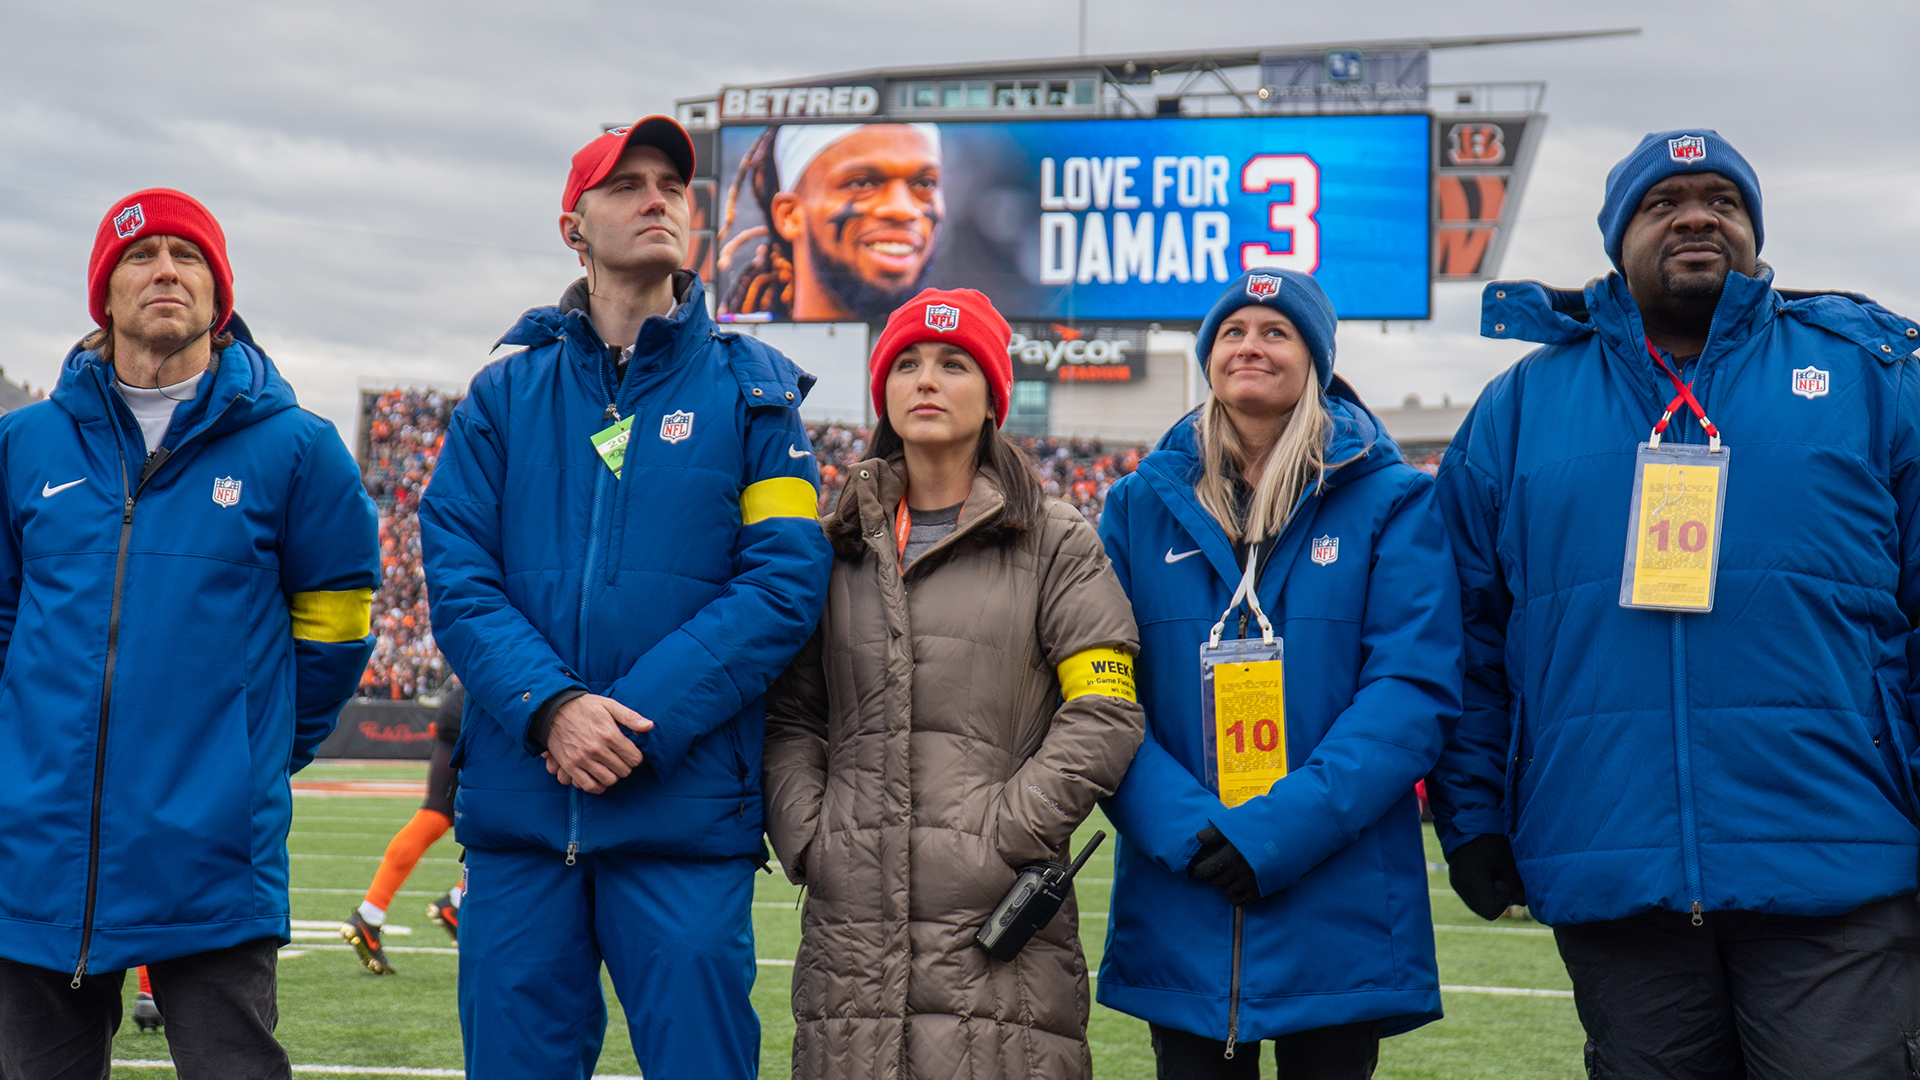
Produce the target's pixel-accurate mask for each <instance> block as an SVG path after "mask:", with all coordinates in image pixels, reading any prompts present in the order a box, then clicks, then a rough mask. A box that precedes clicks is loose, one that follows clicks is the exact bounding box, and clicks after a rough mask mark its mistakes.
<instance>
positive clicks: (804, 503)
mask: <svg viewBox="0 0 1920 1080" xmlns="http://www.w3.org/2000/svg"><path fill="white" fill-rule="evenodd" d="M776 517H797V518H809V519H811V520H814V521H818V520H819V519H820V495H819V493H818V492H816V491H814V490H813V485H812V484H809V483H807V482H806V481H805V480H802V479H800V478H799V477H797V476H776V477H774V478H773V479H771V480H762V481H760V482H759V483H757V484H748V485H747V489H746V490H745V491H742V492H741V493H740V524H742V525H752V524H754V523H755V522H760V521H765V520H767V519H768V518H776Z"/></svg>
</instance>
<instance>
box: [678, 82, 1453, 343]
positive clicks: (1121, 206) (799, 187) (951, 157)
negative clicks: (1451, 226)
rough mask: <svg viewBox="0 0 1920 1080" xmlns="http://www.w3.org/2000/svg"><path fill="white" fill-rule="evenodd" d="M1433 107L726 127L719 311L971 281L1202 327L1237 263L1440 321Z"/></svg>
mask: <svg viewBox="0 0 1920 1080" xmlns="http://www.w3.org/2000/svg"><path fill="white" fill-rule="evenodd" d="M1432 130H1433V129H1432V121H1431V120H1430V118H1429V117H1428V116H1427V115H1426V114H1424V113H1400V114H1375V115H1342V116H1278V117H1244V118H1240V117H1235V118H1186V117H1182V118H1166V119H1150V120H1146V119H1143V120H1036V121H1025V122H1013V123H1005V122H1001V123H979V122H975V123H942V124H930V123H906V122H901V123H893V122H886V123H850V124H832V123H824V124H823V123H796V124H783V125H756V126H729V127H725V128H723V129H721V131H720V132H719V139H718V142H719V146H718V148H717V150H718V155H717V156H718V161H717V165H718V168H717V170H716V172H717V174H718V181H719V183H718V186H717V190H716V193H715V194H716V200H715V202H716V205H715V206H714V208H713V214H714V220H715V222H716V227H715V234H714V236H715V239H714V245H715V259H714V264H713V265H714V271H713V273H714V275H715V277H716V280H715V286H716V288H715V292H716V295H717V300H718V307H719V317H720V319H721V320H722V321H727V322H785V321H797V322H849V321H868V322H875V321H880V320H884V319H885V318H886V316H887V314H888V313H889V312H890V311H892V310H893V308H895V307H897V306H898V305H899V304H900V303H902V302H904V301H905V300H906V299H908V298H910V297H911V296H912V295H913V294H914V293H916V292H918V291H919V290H920V289H921V288H924V287H928V286H932V287H938V288H958V287H968V288H976V289H979V290H981V291H982V292H985V293H986V294H987V295H988V296H990V297H991V298H992V299H993V302H994V304H995V306H996V307H998V308H999V309H1000V311H1001V312H1002V313H1003V314H1004V315H1006V316H1007V318H1009V319H1011V320H1015V321H1023V320H1024V321H1031V322H1061V321H1065V322H1068V323H1077V322H1080V321H1089V322H1102V321H1159V322H1188V321H1197V320H1199V319H1201V318H1203V317H1204V316H1205V314H1206V312H1207V309H1208V308H1209V307H1210V306H1211V305H1212V303H1213V301H1214V300H1215V299H1216V298H1217V297H1218V296H1219V294H1220V291H1221V289H1222V288H1223V287H1224V285H1225V284H1226V283H1227V282H1229V281H1232V280H1233V279H1234V278H1237V277H1238V276H1239V275H1240V274H1241V273H1242V272H1243V271H1245V270H1248V269H1254V268H1257V267H1283V268H1288V269H1294V270H1302V271H1306V272H1309V273H1312V274H1314V275H1315V276H1316V277H1317V278H1318V279H1319V281H1320V283H1321V285H1322V286H1323V287H1324V288H1325V289H1326V291H1327V295H1328V296H1329V297H1330V298H1331V299H1332V301H1333V304H1334V307H1335V310H1337V311H1338V312H1339V313H1340V315H1341V317H1342V318H1354V319H1424V318H1427V317H1428V314H1429V308H1430V304H1429V283H1430V274H1431V265H1432V264H1431V254H1430V250H1429V244H1430V239H1429V237H1430V228H1431V221H1432V211H1431V209H1430V194H1431V192H1432V190H1433V187H1432V183H1433V181H1432V174H1431V171H1430V169H1431V163H1432V160H1433V159H1432V155H1431V150H1430V143H1431V138H1432Z"/></svg>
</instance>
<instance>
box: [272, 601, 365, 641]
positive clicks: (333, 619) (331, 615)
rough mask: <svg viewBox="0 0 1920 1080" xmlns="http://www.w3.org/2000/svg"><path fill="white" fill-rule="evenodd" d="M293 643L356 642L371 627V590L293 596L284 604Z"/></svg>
mask: <svg viewBox="0 0 1920 1080" xmlns="http://www.w3.org/2000/svg"><path fill="white" fill-rule="evenodd" d="M287 606H288V608H289V610H290V611H291V613H292V615H293V637H294V640H296V641H332V642H341V641H359V640H360V639H361V638H363V637H366V636H367V631H368V630H369V629H370V628H371V627H372V624H373V590H372V589H345V590H343V591H341V592H303V593H294V594H293V602H292V603H290V604H289V605H287Z"/></svg>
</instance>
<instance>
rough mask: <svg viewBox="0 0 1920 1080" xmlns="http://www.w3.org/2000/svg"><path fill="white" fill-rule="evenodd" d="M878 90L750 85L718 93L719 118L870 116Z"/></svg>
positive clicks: (877, 101) (876, 107)
mask: <svg viewBox="0 0 1920 1080" xmlns="http://www.w3.org/2000/svg"><path fill="white" fill-rule="evenodd" d="M879 111H880V91H879V90H877V89H875V88H873V87H871V86H754V87H734V88H732V89H730V90H722V91H721V92H720V119H721V120H722V121H723V122H724V121H729V120H778V119H782V118H789V119H814V118H818V117H828V116H872V115H873V114H874V113H876V112H879Z"/></svg>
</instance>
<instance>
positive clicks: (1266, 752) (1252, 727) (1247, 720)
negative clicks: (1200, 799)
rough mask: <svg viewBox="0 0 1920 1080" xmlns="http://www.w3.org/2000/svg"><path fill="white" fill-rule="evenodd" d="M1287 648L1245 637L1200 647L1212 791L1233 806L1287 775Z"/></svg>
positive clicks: (1202, 728)
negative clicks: (1285, 661)
mask: <svg viewBox="0 0 1920 1080" xmlns="http://www.w3.org/2000/svg"><path fill="white" fill-rule="evenodd" d="M1285 655H1286V643H1285V642H1284V641H1282V640H1281V639H1279V638H1277V637H1275V638H1271V639H1269V638H1245V639H1237V640H1230V641H1221V642H1219V643H1217V644H1215V643H1213V642H1207V643H1203V644H1202V645H1201V646H1200V732H1201V737H1202V738H1203V740H1204V741H1205V745H1206V759H1207V787H1208V788H1210V789H1212V791H1213V793H1214V794H1216V795H1218V796H1220V801H1221V802H1222V803H1224V804H1226V805H1227V806H1229V807H1233V806H1239V805H1240V804H1241V803H1244V802H1246V801H1247V800H1248V799H1254V798H1258V797H1259V796H1261V795H1265V794H1266V793H1267V792H1268V791H1269V790H1270V789H1271V788H1272V787H1273V785H1274V782H1275V781H1277V780H1279V779H1280V778H1281V777H1283V776H1285V775H1287V719H1286V677H1285V671H1286V665H1285V663H1284V662H1283V661H1284V659H1285Z"/></svg>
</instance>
